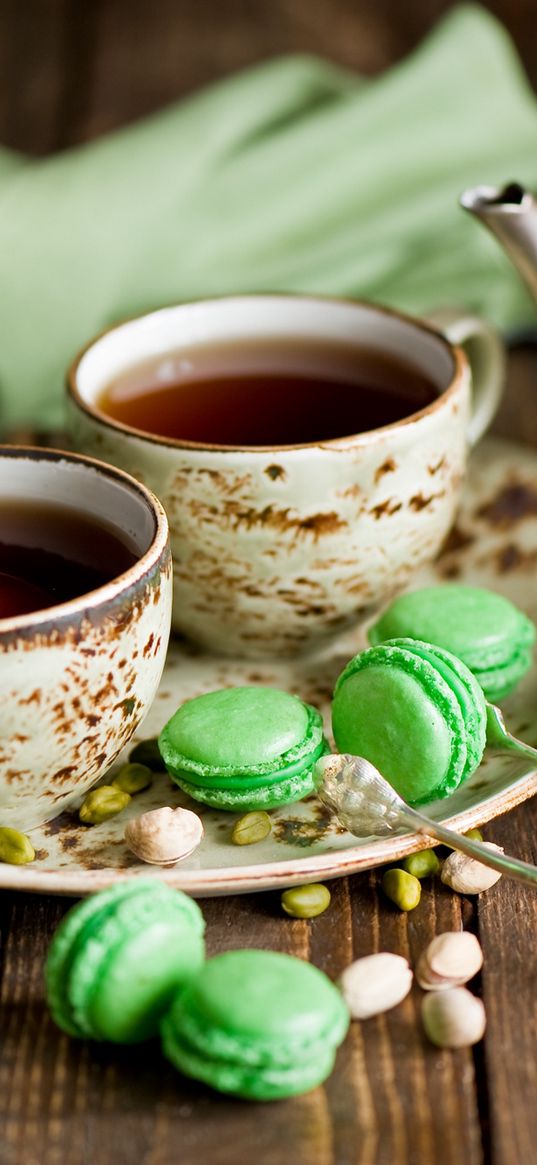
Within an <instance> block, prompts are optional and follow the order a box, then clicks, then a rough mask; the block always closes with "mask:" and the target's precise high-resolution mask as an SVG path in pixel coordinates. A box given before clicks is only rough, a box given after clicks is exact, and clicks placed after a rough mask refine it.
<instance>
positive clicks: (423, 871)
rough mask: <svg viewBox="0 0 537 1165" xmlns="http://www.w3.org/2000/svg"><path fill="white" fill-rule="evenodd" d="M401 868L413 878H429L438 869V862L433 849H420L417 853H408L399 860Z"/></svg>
mask: <svg viewBox="0 0 537 1165" xmlns="http://www.w3.org/2000/svg"><path fill="white" fill-rule="evenodd" d="M401 869H403V870H406V872H407V874H412V875H413V877H414V878H420V879H421V878H431V877H432V876H433V874H437V873H438V871H439V869H440V862H439V860H438V858H437V856H436V854H435V852H434V849H422V850H420V852H419V853H418V854H408V857H406V858H405V859H404V861H402V862H401Z"/></svg>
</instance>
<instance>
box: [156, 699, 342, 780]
mask: <svg viewBox="0 0 537 1165" xmlns="http://www.w3.org/2000/svg"><path fill="white" fill-rule="evenodd" d="M312 711H315V710H314V709H310V708H309V706H308V705H306V704H304V703H303V701H302V700H299V699H298V697H297V696H291V695H290V694H289V693H288V692H282V691H279V690H278V689H277V688H263V687H237V688H224V689H221V690H220V691H216V692H208V693H207V694H206V695H204V696H198V697H197V698H196V699H193V700H188V701H187V703H186V704H183V705H182V707H181V708H179V709H178V711H177V712H176V713H175V715H174V716H172V718H171V720H169V721H168V724H166V725H165V727H164V729H163V731H162V733H161V736H160V741H159V743H160V747H161V751H162V753H163V756H164V759H165V761H166V764H169V763H171V764H172V765H177V763H178V761H177V760H175V759H174V758H178V757H181V758H183V764H184V762H185V761H186V762H190V766H192V767H193V768H194V767H196V768H199V769H203V768H204V767H207V768H208V769H209V770H218V771H219V772H222V771H229V772H230V773H236V772H239V773H240V772H247V771H248V772H249V771H251V770H254V771H256V772H266V771H270V770H271V769H272V768H273V767H274V764H275V762H278V761H279V760H280V758H283V757H285V756H288V758H289V760H290V761H292V760H294V759H298V757H299V756H300V752H298V753H297V756H296V757H295V756H294V755H293V753H294V750H295V749H302V748H303V744H304V742H305V741H306V742H307V745H306V747H309V746H310V742H309V736H310V729H311V716H310V715H309V713H310V712H312ZM316 715H317V716H318V715H319V714H318V713H317V714H316ZM190 766H188V764H187V767H190Z"/></svg>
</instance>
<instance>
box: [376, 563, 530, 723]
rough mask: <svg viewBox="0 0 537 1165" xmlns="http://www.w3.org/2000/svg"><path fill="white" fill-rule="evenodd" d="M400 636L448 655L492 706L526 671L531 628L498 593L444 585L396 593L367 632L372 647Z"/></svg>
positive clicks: (512, 604) (527, 620)
mask: <svg viewBox="0 0 537 1165" xmlns="http://www.w3.org/2000/svg"><path fill="white" fill-rule="evenodd" d="M400 638H408V639H419V640H421V641H422V642H423V641H424V642H427V643H434V644H436V645H437V646H438V647H443V648H445V649H446V650H447V651H451V652H452V653H453V654H454V655H456V656H458V657H459V659H462V661H463V663H465V664H466V666H467V667H469V668H470V671H472V672H473V674H474V675H475V677H476V679H477V680H479V683H480V684H481V687H482V688H483V691H484V693H485V695H486V697H487V699H488V700H490V701H491V702H492V703H493V704H496V703H497V702H498V700H503V699H504V697H505V696H508V695H509V693H510V692H512V691H513V689H514V688H515V687H516V685H517V684H518V682H519V681H520V680H521V679H522V676H523V675H525V674H526V672H527V671H528V670H529V668H530V667H531V663H532V650H533V644H534V642H535V626H534V624H533V623H532V621H531V619H528V616H527V615H525V614H524V613H523V612H522V611H519V609H518V607H515V605H514V603H511V602H510V601H509V599H506V598H505V597H504V596H503V595H497V594H496V593H495V592H494V591H489V590H485V589H484V588H483V587H469V586H464V585H463V584H460V583H445V584H444V585H443V586H438V587H424V588H423V589H422V590H419V591H409V592H408V593H407V594H404V595H399V597H398V598H397V599H395V601H394V602H393V603H392V604H391V606H389V607H388V608H387V610H386V611H384V613H383V615H381V617H380V619H379V620H378V621H377V622H376V623H375V624H374V625H373V626H372V627H371V628H370V630H369V642H370V643H371V644H372V645H373V646H376V645H377V644H379V643H384V642H386V640H390V639H400Z"/></svg>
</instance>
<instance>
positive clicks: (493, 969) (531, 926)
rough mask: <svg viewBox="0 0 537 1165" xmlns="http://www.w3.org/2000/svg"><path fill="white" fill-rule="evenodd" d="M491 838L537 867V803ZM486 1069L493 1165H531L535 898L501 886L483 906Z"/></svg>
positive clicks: (496, 827)
mask: <svg viewBox="0 0 537 1165" xmlns="http://www.w3.org/2000/svg"><path fill="white" fill-rule="evenodd" d="M486 836H487V838H490V840H491V841H495V842H497V843H498V844H499V845H503V847H504V849H505V850H506V852H507V853H511V854H513V855H515V856H516V857H521V858H523V859H524V860H525V861H528V862H534V863H537V843H536V838H537V799H534V800H533V801H531V802H527V803H526V804H525V805H521V806H520V807H519V808H518V809H516V810H514V811H513V813H510V814H507V815H506V816H505V817H503V818H501V819H499V820H498V821H496V822H494V824H493V825H491V826H489V828H488V829H487V830H486ZM479 935H480V939H481V943H482V945H483V951H484V956H485V962H484V967H483V974H482V982H483V1000H484V1003H485V1007H486V1011H487V1024H488V1027H487V1035H486V1040H485V1044H484V1050H483V1055H484V1063H483V1068H484V1070H486V1079H487V1107H488V1122H489V1132H488V1137H489V1140H490V1159H491V1162H492V1165H505V1163H506V1162H509V1163H510V1162H513V1165H518V1162H526V1161H532V1160H533V1159H534V1158H535V1154H536V1146H537V1104H536V1098H537V964H536V961H535V947H536V940H537V895H536V894H535V890H533V889H532V888H531V887H528V888H526V887H525V886H522V885H521V884H520V883H518V882H513V881H510V880H508V879H507V878H502V880H501V882H498V883H497V885H496V886H494V887H493V889H492V890H490V891H489V892H488V893H487V894H484V895H483V897H482V898H481V899H480V900H479Z"/></svg>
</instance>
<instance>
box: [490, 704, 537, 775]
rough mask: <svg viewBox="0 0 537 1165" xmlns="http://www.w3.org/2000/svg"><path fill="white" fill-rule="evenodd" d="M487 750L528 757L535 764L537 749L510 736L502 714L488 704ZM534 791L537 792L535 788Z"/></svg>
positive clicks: (493, 705) (492, 705)
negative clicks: (515, 753) (514, 753)
mask: <svg viewBox="0 0 537 1165" xmlns="http://www.w3.org/2000/svg"><path fill="white" fill-rule="evenodd" d="M487 748H492V749H494V750H495V751H498V752H517V753H518V754H519V756H528V757H529V758H530V760H532V761H535V762H537V748H533V747H532V745H531V744H525V743H524V741H523V740H518V737H516V736H512V734H511V733H510V732H508V731H507V728H506V726H505V720H504V718H503V712H501V711H500V709H499V708H497V707H496V704H488V703H487ZM535 791H536V792H537V786H536V790H535Z"/></svg>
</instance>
